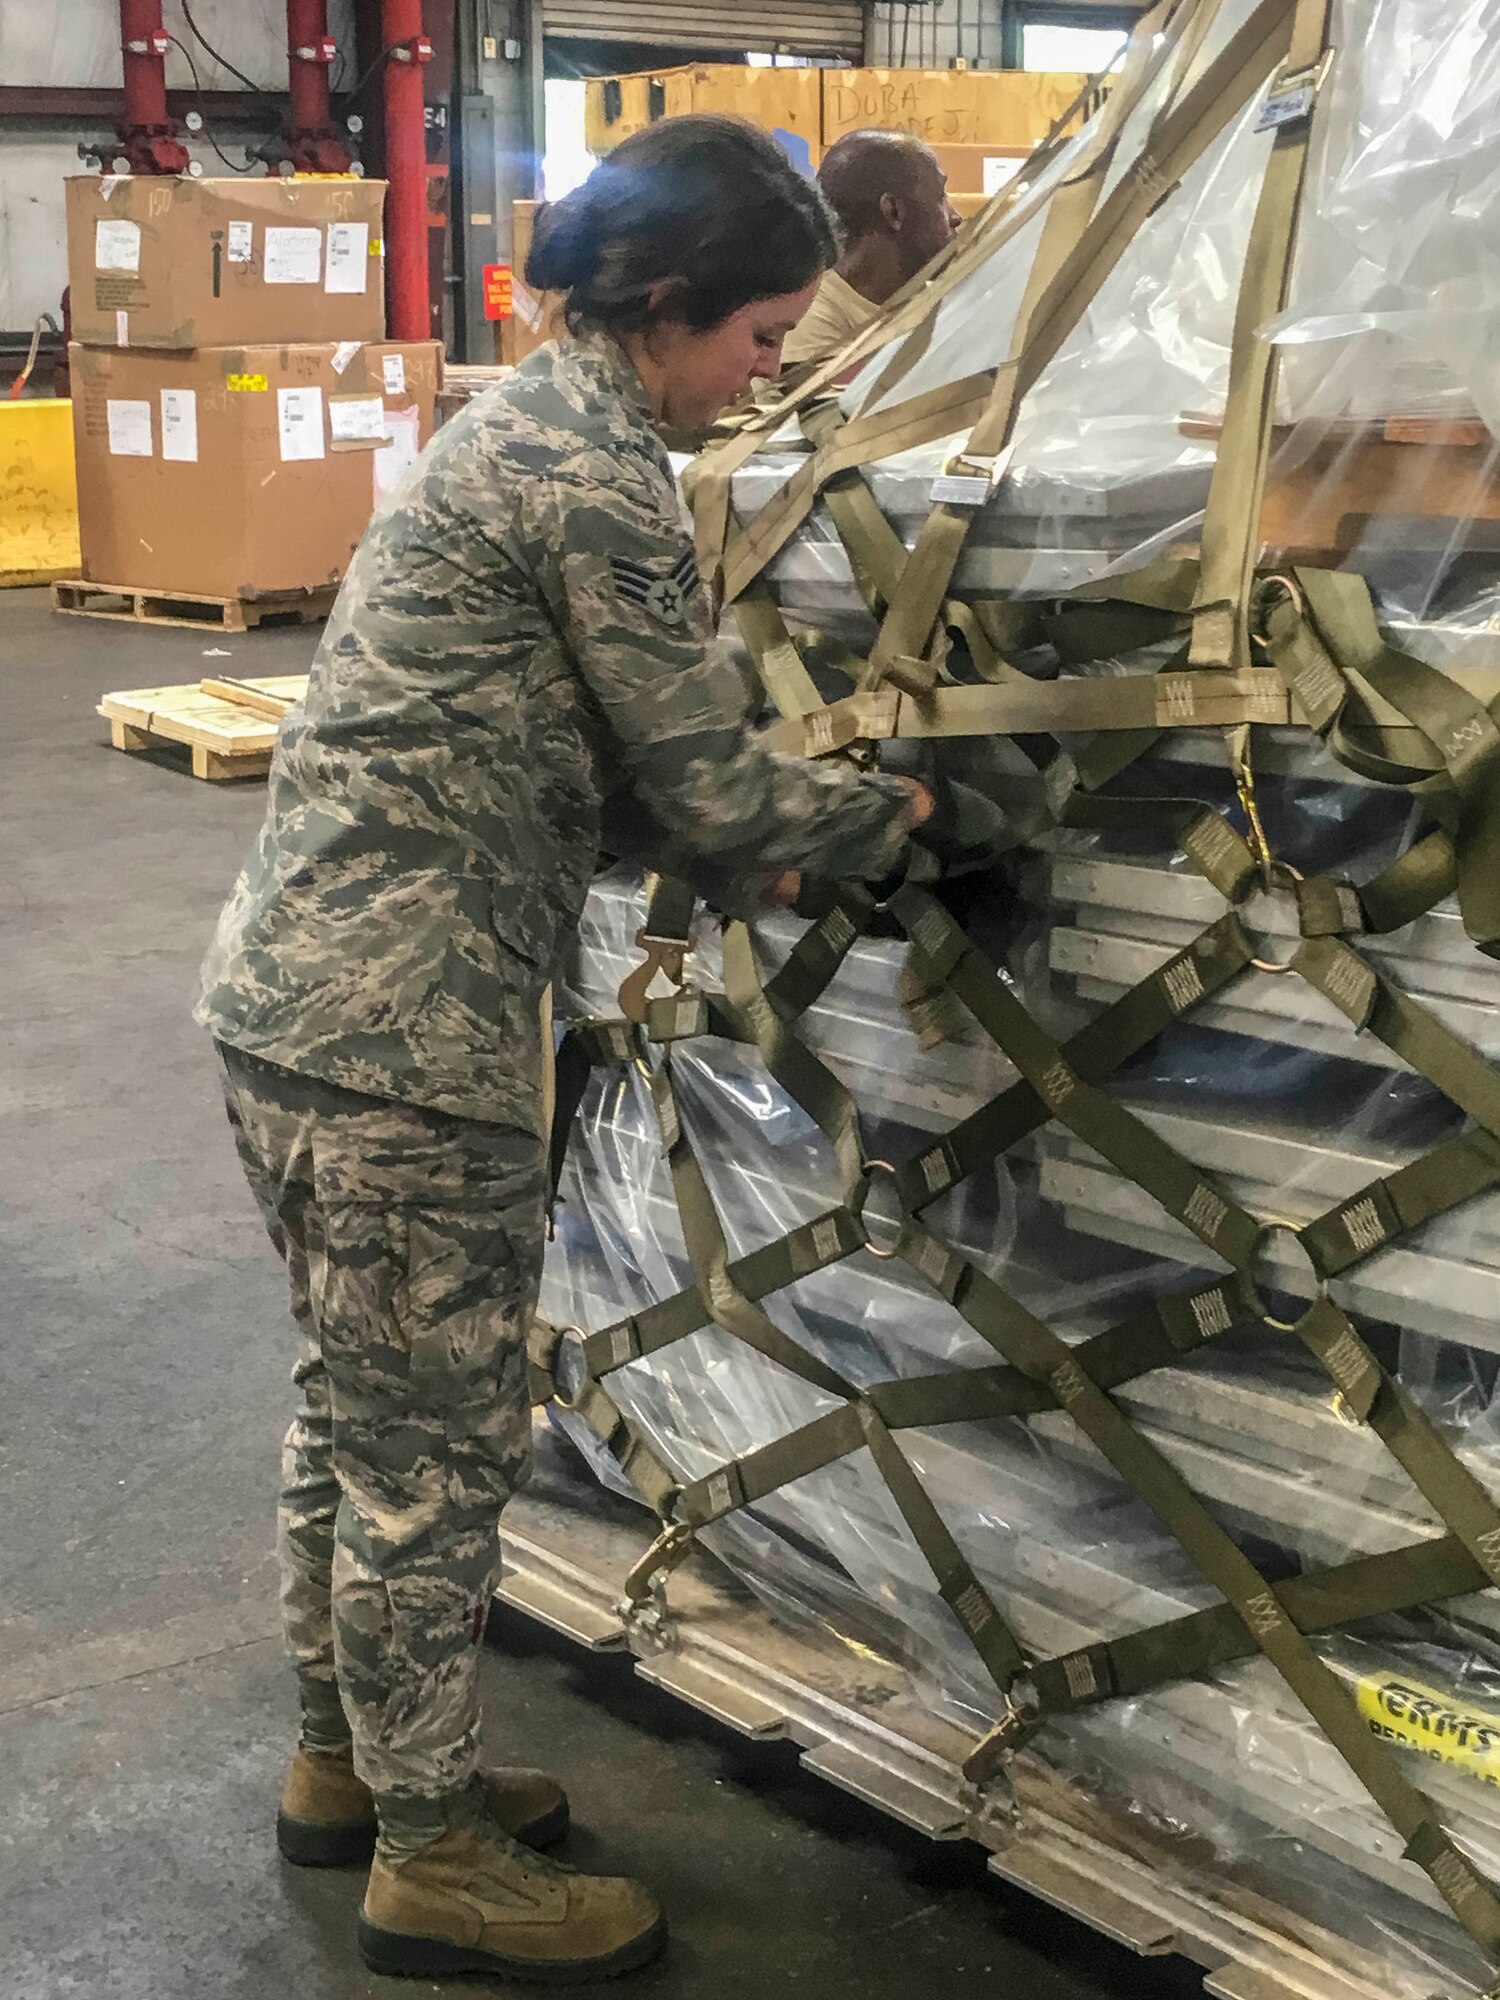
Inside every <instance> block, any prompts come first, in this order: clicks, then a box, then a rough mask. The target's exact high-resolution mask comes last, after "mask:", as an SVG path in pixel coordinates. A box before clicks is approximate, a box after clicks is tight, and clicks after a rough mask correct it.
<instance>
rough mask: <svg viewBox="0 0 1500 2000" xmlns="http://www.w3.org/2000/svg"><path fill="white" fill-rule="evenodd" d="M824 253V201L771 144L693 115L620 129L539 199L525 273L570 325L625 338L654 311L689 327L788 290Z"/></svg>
mask: <svg viewBox="0 0 1500 2000" xmlns="http://www.w3.org/2000/svg"><path fill="white" fill-rule="evenodd" d="M833 259H834V234H833V226H832V219H831V216H830V214H829V211H828V208H827V206H826V204H825V203H824V200H823V197H822V195H821V194H820V193H819V191H818V189H817V187H816V186H815V185H814V184H813V183H812V182H811V181H809V180H808V179H807V178H806V177H805V176H804V175H802V174H800V173H799V172H798V171H797V169H796V168H795V167H794V166H793V165H792V162H791V161H790V159H788V157H787V155H786V154H785V153H784V152H783V151H782V150H781V148H780V146H778V145H777V143H776V141H775V140H774V139H772V138H771V137H770V136H769V134H767V133H765V132H761V131H759V130H758V129H757V128H756V127H755V126H753V125H749V124H746V123H745V122H744V120H742V119H739V118H723V117H717V116H709V115H694V116H690V117H685V118H667V119H664V120H663V121H662V122H661V123H660V124H659V125H648V126H647V127H646V129H645V130H644V131H642V132H636V133H634V134H632V136H631V137H630V138H628V139H626V140H624V141H622V143H621V144H620V145H619V146H617V147H616V148H615V150H614V151H613V152H612V153H610V154H609V155H608V157H607V158H605V159H604V160H602V161H601V162H600V163H599V165H598V166H597V167H595V169H594V171H593V172H592V173H591V174H590V175H589V177H588V179H587V180H586V181H585V182H584V183H583V185H582V186H581V187H578V188H575V189H574V190H573V192H572V193H571V194H569V195H566V196H564V198H563V199H562V200H561V201H555V202H548V203H547V204H545V206H544V207H543V208H542V209H541V210H539V212H538V214H537V218H536V223H535V226H534V232H533V235H532V241H531V249H530V251H529V253H528V255H527V258H526V271H525V277H526V282H527V284H528V285H530V286H531V287H532V288H533V289H534V290H536V291H543V292H562V293H564V294H565V295H566V307H565V311H566V317H567V322H568V325H569V326H570V327H571V328H572V329H573V330H574V332H579V331H581V330H582V329H583V328H585V327H601V328H608V329H610V330H611V331H614V332H616V333H625V332H630V331H634V330H635V329H638V328H640V327H642V326H645V325H646V324H647V323H648V322H649V321H650V320H652V319H653V318H658V317H661V316H663V315H666V314H670V315H671V316H672V317H674V318H677V319H680V320H682V321H683V322H684V323H685V324H687V325H688V326H690V327H692V328H694V329H695V330H701V329H703V328H706V327H710V326H716V325H718V323H719V322H720V321H721V320H725V319H728V318H729V316H730V314H731V313H735V312H738V311H739V309H740V308H741V307H742V306H746V305H748V304H749V303H750V302H751V300H752V299H764V298H779V297H781V296H783V295H784V294H786V293H788V292H799V291H801V290H802V289H803V287H804V286H805V285H808V284H810V283H811V282H812V280H813V279H814V278H816V277H818V276H819V275H820V274H821V273H822V272H823V271H825V270H826V269H827V268H828V266H829V265H830V264H831V263H832V262H833ZM653 293H656V295H657V297H656V302H655V303H654V304H653V302H652V294H653Z"/></svg>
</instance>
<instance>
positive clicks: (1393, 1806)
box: [914, 1232, 1500, 1954]
mask: <svg viewBox="0 0 1500 2000" xmlns="http://www.w3.org/2000/svg"><path fill="white" fill-rule="evenodd" d="M924 1233H925V1232H924ZM932 1240H933V1241H936V1239H935V1238H934V1239H932ZM939 1247H940V1249H941V1248H942V1246H939ZM944 1255H945V1256H946V1258H947V1259H948V1261H949V1263H950V1265H951V1264H965V1260H963V1259H960V1258H958V1257H956V1256H955V1254H954V1253H953V1252H951V1251H944ZM914 1261H915V1260H914ZM916 1268H917V1269H919V1270H920V1269H921V1268H922V1266H921V1264H920V1262H916ZM964 1275H965V1279H966V1282H964V1283H963V1284H961V1285H960V1284H959V1283H958V1282H957V1281H956V1280H955V1281H954V1284H953V1290H952V1292H951V1294H945V1295H950V1296H952V1299H953V1303H954V1305H955V1306H956V1307H957V1309H958V1311H959V1312H960V1314H961V1315H962V1316H963V1318H964V1319H965V1320H966V1321H967V1323H968V1324H969V1325H970V1326H971V1327H973V1329H974V1330H975V1332H976V1333H978V1334H980V1335H981V1336H982V1337H983V1338H984V1339H986V1340H989V1341H990V1342H991V1343H992V1344H993V1345H994V1346H996V1347H997V1348H999V1349H1000V1350H1001V1351H1002V1352H1004V1353H1005V1354H1006V1356H1007V1358H1008V1359H1009V1360H1010V1361H1011V1362H1012V1363H1013V1365H1014V1366H1016V1367H1017V1368H1019V1369H1020V1370H1021V1371H1022V1373H1023V1374H1026V1375H1029V1376H1030V1377H1032V1379H1033V1380H1036V1381H1038V1382H1041V1383H1044V1384H1045V1385H1046V1387H1047V1388H1048V1390H1049V1391H1050V1392H1051V1394H1052V1397H1053V1399H1054V1400H1055V1402H1056V1403H1057V1405H1058V1406H1059V1407H1060V1408H1061V1409H1063V1410H1065V1411H1066V1412H1067V1414H1068V1415H1069V1416H1070V1417H1071V1418H1072V1419H1073V1421H1074V1422H1075V1423H1076V1424H1077V1425H1078V1427H1079V1429H1080V1430H1081V1431H1082V1432H1083V1433H1084V1435H1085V1436H1086V1437H1088V1438H1089V1440H1090V1441H1091V1442H1092V1443H1093V1444H1094V1445H1096V1446H1097V1447H1098V1449H1099V1450H1100V1451H1101V1452H1102V1453H1103V1454H1104V1456H1105V1457H1106V1458H1107V1459H1108V1460H1109V1462H1110V1464H1111V1465H1113V1467H1114V1468H1115V1470H1116V1471H1117V1472H1118V1473H1119V1474H1120V1475H1121V1477H1122V1478H1123V1479H1124V1480H1125V1481H1126V1482H1127V1484H1128V1485H1129V1486H1130V1487H1131V1488H1132V1490H1133V1491H1134V1492H1135V1493H1136V1494H1137V1495H1138V1496H1139V1498H1140V1499H1141V1500H1142V1501H1143V1502H1144V1503H1145V1504H1146V1506H1148V1507H1149V1508H1150V1509H1151V1511H1152V1513H1154V1514H1155V1515H1156V1516H1157V1518H1158V1519H1159V1520H1160V1521H1161V1522H1162V1524H1163V1525H1164V1526H1165V1527H1166V1528H1167V1529H1168V1530H1169V1531H1170V1532H1171V1533H1172V1534H1173V1535H1174V1536H1175V1537H1176V1539H1177V1541H1178V1543H1179V1544H1180V1545H1181V1547H1182V1549H1183V1550H1184V1552H1185V1553H1186V1554H1187V1556H1188V1557H1189V1558H1190V1560H1191V1561H1192V1562H1193V1564H1194V1565H1195V1567H1196V1568H1197V1569H1198V1570H1199V1572H1200V1574H1201V1575H1202V1576H1203V1577H1204V1579H1205V1581H1206V1582H1208V1583H1210V1584H1212V1586H1213V1587H1214V1589H1215V1590H1217V1591H1218V1592H1219V1594H1220V1595H1221V1596H1222V1597H1223V1598H1225V1599H1226V1601H1227V1602H1228V1603H1229V1604H1230V1605H1231V1606H1232V1607H1233V1610H1234V1613H1235V1615H1236V1616H1237V1617H1238V1619H1239V1620H1240V1622H1241V1624H1242V1625H1243V1627H1244V1629H1245V1632H1246V1634H1247V1635H1248V1636H1249V1638H1250V1639H1252V1640H1253V1641H1254V1643H1255V1645H1256V1646H1258V1647H1259V1649H1260V1651H1261V1652H1262V1653H1263V1654H1264V1655H1265V1656H1266V1658H1267V1659H1268V1660H1269V1661H1270V1662H1271V1664H1272V1665H1273V1666H1274V1667H1275V1668H1276V1670H1277V1672H1278V1673H1279V1674H1280V1675H1281V1677H1282V1679H1283V1680H1284V1681H1285V1682H1286V1684H1287V1686H1288V1687H1289V1688H1290V1689H1291V1690H1292V1692H1293V1693H1294V1694H1295V1695H1296V1697H1297V1699H1298V1700H1299V1701H1300V1702H1301V1703H1302V1705H1303V1707H1304V1708H1305V1709H1306V1710H1307V1711H1308V1713H1309V1714H1310V1715H1311V1716H1312V1718H1313V1720H1314V1721H1315V1722H1316V1723H1317V1725H1318V1727H1319V1728H1320V1729H1321V1730H1322V1731H1323V1734H1324V1735H1325V1736H1326V1737H1327V1739H1328V1741H1329V1743H1330V1744H1331V1745H1332V1746H1333V1748H1334V1749H1335V1750H1336V1751H1337V1752H1338V1754H1339V1756H1340V1757H1342V1758H1343V1760H1344V1762H1345V1763H1346V1764H1347V1765H1348V1766H1349V1768H1350V1770H1352V1771H1353V1773H1354V1775H1355V1776H1356V1777H1357V1778H1358V1779H1359V1781H1360V1783H1361V1784H1362V1785H1363V1786H1364V1787H1365V1790H1366V1791H1367V1792H1368V1793H1369V1794H1370V1796H1371V1797H1372V1798H1373V1799H1374V1800H1375V1801H1376V1803H1377V1804H1378V1805H1379V1806H1380V1807H1381V1809H1382V1811H1383V1812H1384V1813H1385V1814H1386V1817H1387V1818H1388V1819H1389V1820H1390V1821H1391V1823H1392V1824H1393V1825H1394V1826H1395V1828H1396V1830H1397V1831H1398V1833H1400V1834H1401V1836H1402V1838H1403V1839H1404V1840H1405V1842H1406V1851H1407V1853H1408V1854H1409V1855H1410V1857H1411V1858H1412V1859H1413V1860H1415V1861H1417V1862H1418V1865H1419V1866H1421V1867H1423V1868H1424V1869H1425V1870H1426V1872H1427V1874H1428V1876H1429V1877H1430V1879H1431V1880H1432V1881H1433V1882H1434V1883H1435V1884H1436V1886H1437V1888H1438V1890H1439V1892H1440V1893H1441V1894H1442V1895H1443V1897H1444V1898H1445V1899H1446V1900H1447V1902H1448V1903H1449V1904H1450V1906H1451V1907H1452V1908H1453V1910H1454V1911H1455V1913H1456V1914H1457V1915H1458V1916H1459V1918H1460V1919H1461V1921H1462V1922H1463V1923H1464V1925H1465V1927H1466V1928H1467V1929H1468V1930H1469V1932H1470V1935H1471V1936H1473V1937H1475V1938H1476V1939H1477V1940H1478V1941H1479V1942H1480V1943H1482V1944H1483V1946H1484V1947H1485V1949H1486V1950H1487V1951H1490V1952H1491V1953H1492V1954H1494V1953H1497V1952H1500V1900H1497V1898H1496V1896H1495V1892H1494V1890H1493V1889H1492V1888H1491V1886H1490V1884H1489V1883H1487V1882H1486V1881H1485V1880H1484V1878H1483V1877H1482V1876H1481V1875H1480V1874H1479V1873H1478V1871H1477V1870H1476V1869H1475V1868H1474V1866H1473V1864H1472V1863H1471V1862H1470V1861H1469V1860H1468V1859H1467V1857H1466V1856H1465V1855H1463V1854H1462V1852H1461V1851H1460V1850H1459V1849H1458V1848H1457V1847H1455V1846H1454V1844H1453V1842H1452V1841H1451V1840H1449V1838H1448V1836H1447V1835H1446V1834H1445V1833H1444V1831H1443V1830H1442V1827H1441V1826H1440V1825H1439V1823H1438V1821H1437V1819H1436V1817H1435V1815H1434V1811H1433V1807H1432V1804H1431V1801H1430V1800H1429V1799H1428V1798H1427V1797H1426V1796H1425V1794H1423V1793H1422V1792H1420V1791H1418V1790H1417V1788H1416V1787H1415V1786H1414V1785H1412V1784H1411V1783H1410V1782H1409V1781H1408V1780H1407V1778H1406V1777H1405V1775H1404V1773H1403V1772H1402V1770H1401V1768H1400V1766H1399V1764H1398V1763H1397V1761H1396V1759H1395V1757H1394V1756H1393V1755H1392V1754H1391V1752H1390V1751H1389V1750H1388V1749H1386V1747H1385V1746H1384V1745H1383V1744H1381V1743H1379V1742H1378V1741H1377V1740H1376V1739H1375V1738H1374V1737H1373V1736H1371V1734H1370V1733H1369V1731H1368V1729H1367V1728H1366V1726H1365V1722H1364V1719H1363V1717H1361V1716H1360V1714H1359V1713H1358V1711H1357V1709H1356V1708H1355V1705H1354V1703H1353V1701H1352V1700H1351V1699H1350V1697H1349V1695H1348V1693H1347V1692H1346V1690H1345V1689H1344V1687H1343V1686H1342V1685H1341V1683H1340V1682H1339V1680H1338V1677H1337V1676H1336V1675H1335V1674H1334V1673H1333V1672H1332V1671H1331V1669H1330V1668H1328V1667H1327V1666H1325V1665H1324V1663H1323V1661H1322V1660H1321V1659H1320V1658H1319V1657H1318V1655H1317V1654H1316V1653H1315V1652H1314V1650H1313V1649H1312V1647H1311V1646H1309V1645H1308V1643H1307V1641H1306V1639H1305V1637H1304V1636H1303V1634H1302V1633H1301V1631H1300V1630H1299V1629H1298V1627H1297V1625H1296V1623H1295V1622H1294V1620H1293V1619H1292V1618H1291V1617H1290V1616H1289V1615H1288V1612H1287V1610H1286V1607H1285V1605H1284V1604H1283V1602H1282V1597H1281V1592H1282V1589H1283V1588H1284V1586H1281V1585H1274V1584H1271V1583H1268V1582H1267V1580H1266V1578H1265V1577H1263V1576H1262V1575H1261V1573H1260V1572H1259V1570H1257V1568H1256V1567H1255V1565H1254V1564H1253V1563H1252V1562H1251V1561H1250V1560H1249V1558H1248V1557H1247V1556H1245V1555H1244V1554H1242V1553H1241V1551H1240V1550H1239V1548H1238V1547H1236V1545H1235V1543H1234V1542H1233V1541H1232V1540H1231V1539H1230V1537H1229V1536H1228V1535H1227V1534H1226V1533H1225V1531H1224V1530H1223V1529H1222V1528H1221V1527H1220V1526H1219V1525H1218V1523H1217V1522H1216V1521H1215V1520H1214V1518H1213V1516H1212V1515H1211V1514H1210V1513H1209V1512H1208V1510H1207V1508H1206V1507H1205V1506H1204V1505H1203V1503H1202V1502H1201V1501H1200V1500H1199V1499H1198V1498H1197V1496H1196V1495H1195V1494H1194V1493H1193V1491H1192V1489H1191V1488H1190V1487H1189V1486H1188V1484H1187V1482H1186V1480H1185V1479H1184V1478H1183V1477H1182V1475H1181V1474H1180V1473H1179V1472H1178V1471H1177V1469H1176V1467H1175V1466H1174V1465H1172V1463H1171V1462H1170V1460H1168V1459H1167V1458H1166V1457H1164V1456H1163V1454H1162V1453H1161V1452H1159V1451H1158V1450H1157V1449H1156V1447H1155V1446H1154V1445H1152V1444H1151V1443H1149V1442H1148V1440H1147V1439H1146V1438H1144V1437H1143V1436H1142V1435H1141V1434H1140V1433H1139V1432H1138V1431H1137V1430H1136V1429H1135V1427H1134V1425H1133V1424H1131V1422H1130V1421H1129V1419H1128V1418H1127V1417H1126V1416H1125V1415H1124V1414H1123V1412H1122V1411H1121V1410H1120V1409H1119V1408H1118V1407H1117V1406H1116V1405H1115V1403H1114V1402H1112V1401H1111V1399H1110V1397H1109V1396H1108V1395H1107V1394H1106V1393H1105V1391H1104V1390H1103V1389H1102V1388H1101V1387H1100V1386H1099V1385H1098V1383H1097V1382H1095V1381H1094V1380H1093V1378H1092V1377H1091V1376H1090V1374H1089V1372H1088V1370H1087V1369H1086V1368H1085V1367H1084V1366H1083V1365H1082V1363H1081V1362H1080V1359H1079V1356H1078V1353H1077V1351H1076V1350H1073V1349H1070V1348H1069V1347H1068V1345H1067V1343H1066V1342H1064V1341H1062V1340H1060V1339H1059V1338H1058V1336H1057V1335H1056V1334H1054V1333H1053V1332H1052V1331H1051V1330H1050V1329H1049V1328H1048V1327H1046V1326H1045V1325H1043V1324H1042V1322H1041V1321H1039V1320H1036V1319H1035V1318H1033V1317H1032V1315H1031V1314H1029V1313H1027V1312H1026V1311H1025V1310H1024V1308H1022V1307H1020V1306H1018V1305H1017V1303H1016V1301H1015V1300H1014V1299H1011V1298H1009V1297H1008V1296H1007V1295H1006V1294H1005V1293H1004V1291H1003V1290H1002V1289H1001V1287H1000V1286H998V1285H997V1284H996V1283H995V1282H994V1280H993V1279H992V1278H990V1277H989V1276H988V1275H987V1274H986V1273H984V1272H982V1271H980V1270H979V1269H978V1268H977V1267H976V1266H974V1265H973V1264H965V1270H964Z"/></svg>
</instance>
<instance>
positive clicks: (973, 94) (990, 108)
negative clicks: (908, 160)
mask: <svg viewBox="0 0 1500 2000" xmlns="http://www.w3.org/2000/svg"><path fill="white" fill-rule="evenodd" d="M808 74H810V75H814V76H819V77H821V78H822V84H823V135H822V136H823V150H824V152H826V151H827V150H828V148H829V147H830V146H831V145H832V144H833V142H834V140H835V139H841V138H843V136H844V134H845V133H846V132H862V131H867V130H870V129H872V128H873V129H875V130H877V131H883V132H911V133H914V134H915V136H916V137H917V138H919V139H925V140H926V141H927V143H928V145H929V146H937V147H940V148H941V147H944V146H983V147H989V148H991V149H993V150H994V151H995V152H997V153H1000V152H1004V151H1007V150H1015V151H1019V152H1022V153H1029V152H1030V151H1031V149H1032V148H1033V147H1034V146H1036V145H1039V144H1040V142H1041V141H1042V140H1043V139H1045V138H1046V136H1047V134H1048V132H1049V131H1050V130H1051V129H1052V126H1053V124H1054V122H1055V121H1056V120H1057V119H1059V118H1060V117H1061V116H1062V115H1063V113H1064V112H1065V111H1066V110H1067V109H1068V107H1069V105H1070V104H1072V103H1073V101H1074V99H1075V98H1076V97H1077V96H1078V94H1079V92H1080V91H1081V90H1082V89H1083V87H1084V85H1085V84H1086V83H1087V81H1088V78H1087V77H1086V76H1084V75H1082V74H1081V73H1080V74H1077V75H1075V74H1074V73H1073V72H1072V71H1071V70H1021V69H825V70H813V71H810V72H808Z"/></svg>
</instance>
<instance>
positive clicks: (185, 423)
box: [161, 389, 198, 465]
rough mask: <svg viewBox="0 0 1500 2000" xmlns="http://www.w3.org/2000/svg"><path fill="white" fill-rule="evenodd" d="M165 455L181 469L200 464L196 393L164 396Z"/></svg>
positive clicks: (169, 392)
mask: <svg viewBox="0 0 1500 2000" xmlns="http://www.w3.org/2000/svg"><path fill="white" fill-rule="evenodd" d="M161 455H162V457H163V458H164V459H168V460H170V461H171V462H173V463H174V464H177V465H196V464H197V463H198V396H197V392H196V390H193V389H163V390H162V392H161Z"/></svg>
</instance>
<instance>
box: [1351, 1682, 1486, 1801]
mask: <svg viewBox="0 0 1500 2000" xmlns="http://www.w3.org/2000/svg"><path fill="white" fill-rule="evenodd" d="M1356 1697H1357V1699H1358V1702H1359V1712H1360V1714H1361V1715H1362V1716H1363V1717H1364V1718H1365V1721H1366V1722H1367V1723H1368V1724H1369V1726H1370V1732H1371V1734H1372V1735H1374V1736H1379V1737H1382V1738H1383V1739H1384V1740H1385V1741H1386V1742H1387V1743H1400V1744H1402V1745H1404V1746H1405V1747H1406V1748H1407V1749H1409V1750H1420V1751H1421V1752H1422V1754H1423V1756H1424V1757H1431V1758H1433V1759H1434V1760H1435V1761H1436V1762H1437V1763H1440V1764H1453V1765H1456V1766H1457V1768H1458V1769H1459V1770H1461V1771H1467V1772H1468V1773H1469V1775H1470V1777H1473V1778H1478V1779H1479V1780H1480V1782H1481V1783H1482V1784H1486V1785H1500V1713H1497V1712H1496V1711H1495V1710H1494V1709H1487V1708H1469V1707H1467V1706H1465V1705H1464V1704H1463V1703H1461V1702H1457V1701H1455V1700H1454V1698H1453V1696H1452V1695H1447V1694H1443V1693H1441V1692H1440V1691H1439V1690H1438V1689H1437V1688H1432V1687H1428V1686H1427V1685H1426V1683H1425V1682H1423V1681H1413V1680H1408V1679H1407V1678H1406V1676H1405V1675H1404V1674H1368V1675H1366V1676H1364V1678H1362V1679H1361V1680H1360V1681H1359V1682H1358V1683H1357V1687H1356Z"/></svg>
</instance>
